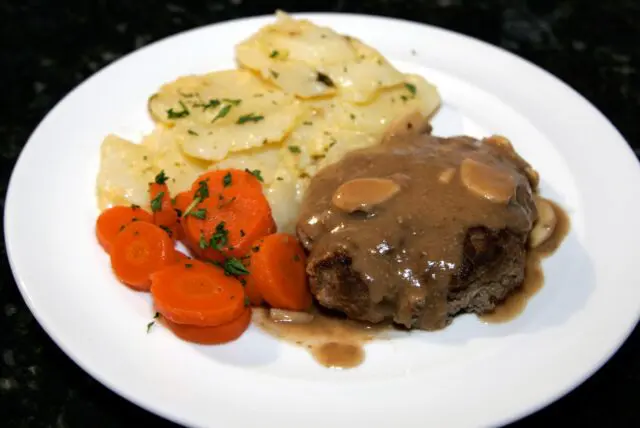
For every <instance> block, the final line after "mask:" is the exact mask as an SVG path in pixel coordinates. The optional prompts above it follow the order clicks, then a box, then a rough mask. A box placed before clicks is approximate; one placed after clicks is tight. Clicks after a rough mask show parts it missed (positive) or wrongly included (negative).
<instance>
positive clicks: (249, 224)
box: [183, 169, 275, 257]
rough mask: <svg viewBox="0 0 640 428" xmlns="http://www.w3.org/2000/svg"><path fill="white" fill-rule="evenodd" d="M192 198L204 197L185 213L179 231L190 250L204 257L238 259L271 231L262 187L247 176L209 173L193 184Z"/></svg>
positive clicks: (273, 226)
mask: <svg viewBox="0 0 640 428" xmlns="http://www.w3.org/2000/svg"><path fill="white" fill-rule="evenodd" d="M194 186H195V187H194V188H193V189H192V190H194V192H195V193H194V194H195V197H199V195H202V192H201V189H202V188H203V187H204V188H206V190H207V191H206V192H205V194H206V197H204V198H203V197H202V196H200V199H204V200H202V201H201V202H199V203H198V204H197V205H194V206H193V209H191V210H187V213H186V216H185V218H184V219H183V227H184V230H185V235H186V237H187V240H188V241H189V242H190V245H191V246H195V247H200V248H201V249H202V250H203V251H202V253H203V254H204V256H205V257H214V256H215V255H216V253H222V254H223V255H224V256H227V257H241V256H243V255H244V254H246V253H247V251H248V250H249V248H250V247H251V244H252V243H253V242H255V241H256V240H258V239H260V238H262V237H263V236H266V235H268V234H269V233H273V232H274V231H275V222H274V220H273V216H272V215H271V208H270V207H269V203H268V201H267V199H266V198H265V196H264V194H263V193H262V185H261V184H260V182H259V181H258V179H257V178H256V177H255V176H254V175H253V174H251V173H248V172H245V171H240V170H234V169H228V170H220V171H212V172H208V173H206V174H204V175H203V176H201V177H200V178H199V179H198V180H197V183H195V184H194Z"/></svg>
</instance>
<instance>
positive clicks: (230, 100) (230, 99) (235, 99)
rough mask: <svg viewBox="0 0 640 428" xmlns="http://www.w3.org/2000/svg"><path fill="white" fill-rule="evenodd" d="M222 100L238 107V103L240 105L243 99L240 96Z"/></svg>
mask: <svg viewBox="0 0 640 428" xmlns="http://www.w3.org/2000/svg"><path fill="white" fill-rule="evenodd" d="M222 102H224V103H227V104H231V105H232V106H234V107H237V106H238V105H240V103H241V102H242V100H241V99H238V98H223V99H222Z"/></svg>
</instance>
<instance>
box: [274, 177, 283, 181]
mask: <svg viewBox="0 0 640 428" xmlns="http://www.w3.org/2000/svg"><path fill="white" fill-rule="evenodd" d="M276 180H278V181H282V180H284V178H282V177H276Z"/></svg>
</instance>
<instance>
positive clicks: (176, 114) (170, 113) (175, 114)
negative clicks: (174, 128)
mask: <svg viewBox="0 0 640 428" xmlns="http://www.w3.org/2000/svg"><path fill="white" fill-rule="evenodd" d="M178 102H179V103H180V106H181V107H182V110H180V111H175V110H174V109H172V108H170V109H169V110H167V118H169V119H180V118H181V117H187V116H189V109H188V108H187V106H186V105H184V103H183V102H182V101H178Z"/></svg>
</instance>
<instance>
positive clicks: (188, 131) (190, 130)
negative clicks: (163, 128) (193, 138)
mask: <svg viewBox="0 0 640 428" xmlns="http://www.w3.org/2000/svg"><path fill="white" fill-rule="evenodd" d="M187 134H189V135H200V134H198V133H197V132H196V131H194V130H193V129H187Z"/></svg>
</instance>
